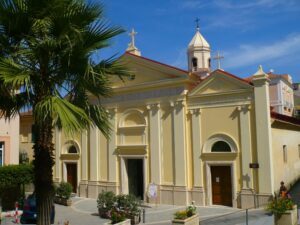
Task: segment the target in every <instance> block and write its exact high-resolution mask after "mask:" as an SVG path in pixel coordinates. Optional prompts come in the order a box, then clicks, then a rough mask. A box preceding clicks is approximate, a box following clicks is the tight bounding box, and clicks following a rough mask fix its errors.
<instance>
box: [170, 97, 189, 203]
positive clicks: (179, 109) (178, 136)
mask: <svg viewBox="0 0 300 225" xmlns="http://www.w3.org/2000/svg"><path fill="white" fill-rule="evenodd" d="M171 106H173V111H172V118H173V143H174V145H173V149H174V170H175V181H174V183H175V187H174V197H173V199H174V205H186V204H187V203H188V202H187V200H188V192H187V178H186V176H187V168H186V166H187V165H186V144H185V125H186V124H185V123H186V117H185V107H184V102H183V101H177V102H175V103H171Z"/></svg>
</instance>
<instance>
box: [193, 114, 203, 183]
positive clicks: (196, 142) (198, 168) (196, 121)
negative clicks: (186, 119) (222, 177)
mask: <svg viewBox="0 0 300 225" xmlns="http://www.w3.org/2000/svg"><path fill="white" fill-rule="evenodd" d="M190 113H191V117H192V146H193V147H192V148H193V164H194V167H193V170H194V171H193V172H194V173H193V174H194V187H203V179H202V163H201V160H200V155H201V127H200V109H192V110H190Z"/></svg>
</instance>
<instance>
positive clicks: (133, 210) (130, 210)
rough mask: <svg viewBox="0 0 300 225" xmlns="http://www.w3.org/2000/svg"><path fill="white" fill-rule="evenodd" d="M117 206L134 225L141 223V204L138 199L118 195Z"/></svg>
mask: <svg viewBox="0 0 300 225" xmlns="http://www.w3.org/2000/svg"><path fill="white" fill-rule="evenodd" d="M117 205H118V207H119V208H120V209H122V210H124V212H125V214H126V218H128V219H130V220H131V224H132V225H134V224H139V223H140V213H141V209H140V205H141V202H140V200H139V199H138V198H136V197H135V196H133V195H118V196H117Z"/></svg>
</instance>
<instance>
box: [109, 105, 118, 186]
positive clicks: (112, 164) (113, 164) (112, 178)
mask: <svg viewBox="0 0 300 225" xmlns="http://www.w3.org/2000/svg"><path fill="white" fill-rule="evenodd" d="M116 112H117V110H116V109H111V110H109V122H110V124H111V128H112V129H111V135H110V139H109V140H108V168H109V170H108V181H109V182H116V181H117V157H116V154H115V151H116V147H117V146H116V140H117V133H116V131H117V123H116V121H117V120H116V115H117V114H116Z"/></svg>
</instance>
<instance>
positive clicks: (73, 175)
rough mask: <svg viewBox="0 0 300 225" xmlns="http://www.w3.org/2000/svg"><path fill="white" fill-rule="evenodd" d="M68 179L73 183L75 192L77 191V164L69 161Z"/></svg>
mask: <svg viewBox="0 0 300 225" xmlns="http://www.w3.org/2000/svg"><path fill="white" fill-rule="evenodd" d="M67 181H68V183H70V184H72V187H73V193H76V192H77V164H76V163H68V164H67Z"/></svg>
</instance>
